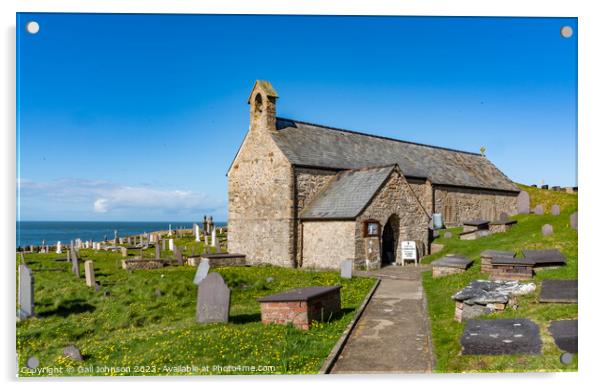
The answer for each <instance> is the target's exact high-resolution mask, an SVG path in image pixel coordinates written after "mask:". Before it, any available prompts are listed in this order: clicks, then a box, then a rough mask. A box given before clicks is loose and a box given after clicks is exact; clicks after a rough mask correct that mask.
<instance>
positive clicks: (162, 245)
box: [161, 238, 167, 251]
mask: <svg viewBox="0 0 602 390" xmlns="http://www.w3.org/2000/svg"><path fill="white" fill-rule="evenodd" d="M166 249H167V240H166V239H165V238H163V239H162V240H161V250H162V251H164V250H166Z"/></svg>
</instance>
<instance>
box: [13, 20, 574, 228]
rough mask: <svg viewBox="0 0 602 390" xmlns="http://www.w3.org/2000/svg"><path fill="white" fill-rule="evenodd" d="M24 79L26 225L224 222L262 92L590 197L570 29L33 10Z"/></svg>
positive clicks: (304, 115)
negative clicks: (565, 33) (35, 28)
mask: <svg viewBox="0 0 602 390" xmlns="http://www.w3.org/2000/svg"><path fill="white" fill-rule="evenodd" d="M31 20H35V21H37V22H38V23H39V24H40V31H39V32H38V33H37V34H35V35H32V34H29V33H27V32H26V30H25V25H26V24H27V22H29V21H31ZM565 25H569V26H572V27H573V30H574V32H575V34H574V35H573V37H572V38H569V39H566V38H563V37H561V35H560V28H561V27H562V26H565ZM17 74H18V79H17V99H18V100H17V104H18V113H17V123H18V141H17V143H18V145H17V146H18V148H19V153H18V157H19V161H18V177H19V179H20V183H21V184H20V188H21V191H20V199H19V207H20V210H19V212H20V218H21V219H22V220H108V221H113V220H137V221H145V220H146V221H150V220H153V221H162V220H170V221H173V220H181V221H191V220H199V219H200V218H202V215H203V214H211V215H214V216H215V218H216V219H217V220H225V219H226V217H227V178H226V176H225V174H226V171H227V169H228V166H229V164H230V162H231V160H232V158H233V157H234V154H235V153H236V150H237V149H238V147H239V145H240V143H241V141H242V139H243V137H244V134H245V133H246V131H247V129H248V106H247V104H246V100H247V97H248V94H249V92H250V89H251V87H252V86H253V82H254V80H255V79H266V80H270V81H271V82H272V84H273V85H274V87H275V88H276V89H277V91H278V93H279V95H280V99H279V100H278V106H277V110H278V115H279V116H282V117H288V118H294V119H298V120H304V121H307V122H315V123H320V124H325V125H330V126H334V127H341V128H347V129H350V130H357V131H363V132H368V133H374V134H378V135H383V136H389V137H394V138H398V139H404V140H409V141H415V142H421V143H427V144H434V145H440V146H445V147H451V148H457V149H462V150H468V151H474V152H477V151H478V150H479V148H480V147H481V146H485V147H486V149H487V151H486V154H487V156H488V157H489V159H490V160H491V161H493V163H494V164H496V165H497V166H498V167H499V168H500V169H501V170H502V171H504V173H506V174H507V175H508V176H509V177H510V178H511V179H513V180H515V181H517V182H521V183H526V184H534V183H537V184H541V183H542V180H543V181H544V182H545V183H546V184H549V185H561V186H573V185H576V183H577V177H576V175H577V172H576V170H577V165H576V164H577V161H576V153H577V150H576V148H577V133H576V132H577V123H576V122H577V105H576V100H577V20H576V19H575V18H491V17H489V18H444V17H431V18H429V17H330V16H328V17H327V16H313V17H309V16H225V15H224V16H217V15H107V14H29V13H26V14H18V15H17Z"/></svg>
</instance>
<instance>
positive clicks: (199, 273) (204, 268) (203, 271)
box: [192, 259, 210, 286]
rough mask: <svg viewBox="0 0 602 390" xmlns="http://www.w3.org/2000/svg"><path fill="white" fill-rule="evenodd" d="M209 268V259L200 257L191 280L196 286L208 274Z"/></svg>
mask: <svg viewBox="0 0 602 390" xmlns="http://www.w3.org/2000/svg"><path fill="white" fill-rule="evenodd" d="M209 268H210V267H209V259H202V260H201V262H200V264H199V266H198V267H197V269H196V274H195V275H194V279H193V281H192V282H193V283H194V284H196V285H197V286H198V285H199V284H200V283H201V282H202V281H203V279H205V278H206V277H207V274H209Z"/></svg>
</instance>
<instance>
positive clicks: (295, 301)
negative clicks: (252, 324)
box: [257, 286, 341, 330]
mask: <svg viewBox="0 0 602 390" xmlns="http://www.w3.org/2000/svg"><path fill="white" fill-rule="evenodd" d="M340 290H341V286H312V287H305V288H298V289H294V290H290V291H285V292H282V293H279V294H274V295H269V296H267V297H263V298H259V299H257V301H258V302H259V303H260V305H261V322H263V323H264V324H280V325H284V324H292V325H293V326H295V327H296V328H299V329H303V330H308V329H309V328H310V326H311V323H312V321H322V322H323V321H329V320H330V319H332V318H333V317H334V316H336V315H337V314H338V313H339V312H340V311H341V293H340Z"/></svg>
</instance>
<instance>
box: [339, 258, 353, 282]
mask: <svg viewBox="0 0 602 390" xmlns="http://www.w3.org/2000/svg"><path fill="white" fill-rule="evenodd" d="M352 271H353V260H351V259H347V260H343V261H342V262H341V278H343V279H351V272H352Z"/></svg>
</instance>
